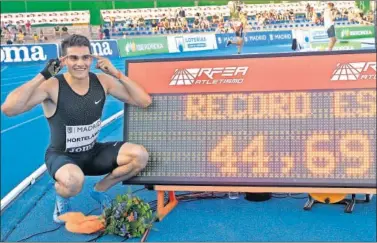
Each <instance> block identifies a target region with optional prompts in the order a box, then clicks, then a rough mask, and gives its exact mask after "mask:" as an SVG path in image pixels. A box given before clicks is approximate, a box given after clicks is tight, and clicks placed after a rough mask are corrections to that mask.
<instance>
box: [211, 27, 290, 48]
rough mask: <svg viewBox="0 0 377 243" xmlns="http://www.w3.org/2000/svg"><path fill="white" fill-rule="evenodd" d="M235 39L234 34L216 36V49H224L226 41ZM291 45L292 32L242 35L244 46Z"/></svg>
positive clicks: (263, 32) (261, 32)
mask: <svg viewBox="0 0 377 243" xmlns="http://www.w3.org/2000/svg"><path fill="white" fill-rule="evenodd" d="M234 38H235V34H234V33H226V34H216V41H217V46H218V49H224V48H225V47H226V46H225V45H226V43H227V41H228V40H233V39H234ZM291 43H292V31H291V30H283V31H260V32H247V33H244V45H245V46H265V45H282V44H291Z"/></svg>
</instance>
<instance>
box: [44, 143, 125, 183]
mask: <svg viewBox="0 0 377 243" xmlns="http://www.w3.org/2000/svg"><path fill="white" fill-rule="evenodd" d="M124 143H125V142H106V143H96V144H95V145H94V147H93V148H92V149H91V150H90V151H88V152H83V153H66V152H62V151H56V150H54V149H52V148H48V149H47V151H46V154H45V164H46V167H47V170H48V172H49V173H50V175H51V176H52V178H54V179H55V173H56V171H58V170H59V169H60V168H61V167H62V166H64V165H66V164H74V165H77V166H78V167H80V168H81V170H82V171H83V173H84V175H88V176H98V175H105V174H108V173H110V172H112V171H113V170H114V169H115V168H117V167H118V163H117V157H118V152H119V150H120V147H121V146H122V145H123V144H124Z"/></svg>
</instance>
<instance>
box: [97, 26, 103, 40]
mask: <svg viewBox="0 0 377 243" xmlns="http://www.w3.org/2000/svg"><path fill="white" fill-rule="evenodd" d="M98 39H99V40H102V39H103V30H102V25H100V26H99V28H98Z"/></svg>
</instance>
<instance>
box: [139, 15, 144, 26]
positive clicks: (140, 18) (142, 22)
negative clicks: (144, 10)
mask: <svg viewBox="0 0 377 243" xmlns="http://www.w3.org/2000/svg"><path fill="white" fill-rule="evenodd" d="M137 26H138V27H144V26H145V20H144V18H143V16H140V17H139V19H138V20H137Z"/></svg>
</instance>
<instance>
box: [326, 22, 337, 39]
mask: <svg viewBox="0 0 377 243" xmlns="http://www.w3.org/2000/svg"><path fill="white" fill-rule="evenodd" d="M327 36H328V37H329V38H333V37H335V27H334V25H331V27H330V28H328V29H327Z"/></svg>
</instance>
